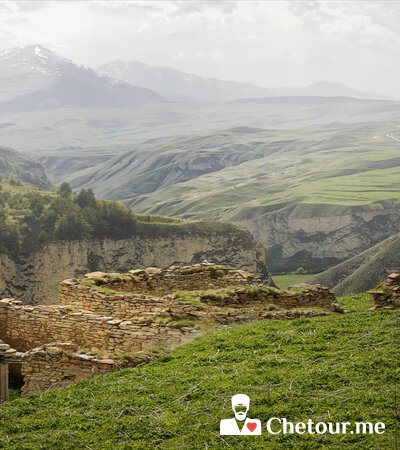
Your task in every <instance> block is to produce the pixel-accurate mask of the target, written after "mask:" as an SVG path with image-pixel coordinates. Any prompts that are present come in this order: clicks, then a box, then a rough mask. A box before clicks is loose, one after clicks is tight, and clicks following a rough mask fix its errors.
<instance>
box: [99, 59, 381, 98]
mask: <svg viewBox="0 0 400 450" xmlns="http://www.w3.org/2000/svg"><path fill="white" fill-rule="evenodd" d="M97 71H98V73H100V74H102V75H106V76H109V77H112V78H117V79H120V80H124V81H126V82H128V83H133V84H137V85H140V86H144V87H147V88H148V89H151V90H153V91H155V92H158V93H159V94H160V95H162V96H163V97H164V98H166V99H167V100H170V101H202V102H229V101H234V100H238V99H243V98H260V97H292V96H317V97H353V98H358V99H379V100H386V99H389V98H388V97H385V96H384V95H381V94H376V93H371V92H362V91H358V90H355V89H352V88H350V87H348V86H345V85H344V84H340V83H328V82H319V83H314V84H311V85H309V86H305V87H277V88H273V89H268V88H266V87H262V86H257V85H255V84H251V83H239V82H235V81H224V80H217V79H215V78H204V77H199V76H197V75H193V74H190V73H186V72H181V71H179V70H174V69H170V68H168V67H161V66H150V65H148V64H144V63H141V62H137V61H113V62H111V63H109V64H105V65H102V66H100V67H98V69H97Z"/></svg>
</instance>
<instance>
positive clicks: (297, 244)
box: [236, 208, 400, 272]
mask: <svg viewBox="0 0 400 450" xmlns="http://www.w3.org/2000/svg"><path fill="white" fill-rule="evenodd" d="M236 222H238V223H240V224H241V225H243V226H245V227H246V228H247V229H248V230H250V231H251V232H252V233H253V235H254V236H255V238H256V239H258V240H259V241H260V242H262V244H263V245H264V246H265V247H266V248H267V249H268V260H267V262H268V266H269V268H270V270H271V271H272V272H280V271H284V272H288V271H291V270H296V269H297V268H298V267H304V268H306V269H307V270H309V271H315V272H321V271H322V270H325V269H327V268H328V267H332V266H334V265H336V264H338V263H340V262H342V261H344V260H346V259H348V258H351V257H352V256H354V255H357V254H359V253H361V252H363V251H364V250H366V249H368V248H370V247H371V246H373V245H375V244H376V243H378V242H380V241H382V240H383V239H386V238H388V237H390V236H392V235H394V234H395V233H397V232H399V231H400V209H399V208H390V209H380V210H370V211H356V210H352V211H349V212H346V213H343V214H324V215H320V216H316V215H313V216H309V217H299V215H297V214H295V213H293V212H291V211H282V212H279V213H276V214H268V215H266V216H261V217H259V218H257V217H255V218H252V219H249V220H239V221H236Z"/></svg>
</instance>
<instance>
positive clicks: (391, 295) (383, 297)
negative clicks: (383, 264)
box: [370, 273, 400, 309]
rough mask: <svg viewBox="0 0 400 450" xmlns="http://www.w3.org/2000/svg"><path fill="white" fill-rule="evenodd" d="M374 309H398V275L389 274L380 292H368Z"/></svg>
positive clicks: (399, 287)
mask: <svg viewBox="0 0 400 450" xmlns="http://www.w3.org/2000/svg"><path fill="white" fill-rule="evenodd" d="M370 294H371V296H372V299H373V301H374V304H375V308H374V309H393V308H400V273H391V274H390V275H389V276H388V277H387V279H386V280H385V281H384V282H383V283H382V290H376V291H370Z"/></svg>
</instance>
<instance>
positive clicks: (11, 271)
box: [0, 229, 273, 304]
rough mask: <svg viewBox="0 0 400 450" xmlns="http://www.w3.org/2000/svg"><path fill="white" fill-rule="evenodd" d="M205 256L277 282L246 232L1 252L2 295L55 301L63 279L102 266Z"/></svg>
mask: <svg viewBox="0 0 400 450" xmlns="http://www.w3.org/2000/svg"><path fill="white" fill-rule="evenodd" d="M203 260H208V261H209V262H213V263H218V264H222V265H224V266H228V267H237V268H240V269H245V270H249V271H250V272H253V273H255V274H256V275H257V276H259V277H260V278H261V279H262V280H263V282H264V283H266V284H273V283H272V280H271V277H270V275H269V273H268V270H267V268H266V266H265V263H264V261H265V250H264V248H263V246H262V245H261V244H259V243H258V242H256V241H255V240H254V239H253V237H252V236H251V234H250V233H249V232H247V231H245V230H243V231H241V230H235V231H233V230H229V231H225V230H223V229H222V230H221V232H210V233H208V234H204V235H201V234H198V235H196V234H189V235H182V236H176V235H172V236H165V237H151V238H150V237H148V238H143V237H137V238H132V239H126V240H118V241H115V240H111V239H103V240H84V241H75V242H56V243H52V244H48V245H47V246H45V247H44V248H43V249H41V250H40V251H37V252H35V253H33V254H31V255H29V256H28V257H25V258H24V259H20V260H18V261H17V260H13V259H11V258H10V257H8V256H6V255H0V296H2V297H15V298H17V299H19V300H22V301H24V302H26V303H40V304H51V303H54V302H55V301H56V299H57V296H58V291H59V285H60V282H61V280H63V279H66V278H73V277H77V276H80V275H83V274H85V273H87V272H91V271H95V270H101V271H106V272H114V271H127V270H130V269H133V268H139V267H146V266H156V267H168V266H170V265H172V264H178V265H179V264H180V265H183V264H192V263H199V262H202V261H203Z"/></svg>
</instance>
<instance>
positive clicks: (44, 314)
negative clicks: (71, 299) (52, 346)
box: [0, 300, 197, 354]
mask: <svg viewBox="0 0 400 450" xmlns="http://www.w3.org/2000/svg"><path fill="white" fill-rule="evenodd" d="M0 310H2V311H3V312H2V315H3V317H4V316H5V317H6V326H5V327H3V331H2V335H1V336H0V338H1V339H3V340H4V341H5V342H7V343H8V344H10V345H11V346H13V347H14V348H16V349H17V350H20V351H27V350H30V349H32V348H34V347H37V346H40V345H43V344H46V343H49V342H54V341H65V342H68V341H70V342H73V343H75V344H77V345H78V346H79V347H81V348H85V349H92V351H103V352H108V353H109V354H121V353H129V352H138V351H141V350H147V349H156V348H158V349H161V350H169V349H171V348H173V347H175V346H176V345H179V344H181V343H184V342H187V341H188V340H190V339H192V335H193V334H196V333H197V331H196V329H195V328H194V327H190V326H183V327H181V326H179V324H178V325H177V326H175V325H173V324H169V323H166V324H164V323H158V322H157V321H154V322H151V320H150V319H149V318H148V317H147V318H141V319H140V320H139V319H134V318H132V319H131V320H121V319H120V320H118V319H114V318H113V317H112V316H108V317H106V316H98V315H95V314H92V313H86V312H80V311H78V312H74V311H68V310H67V309H66V308H59V307H58V306H35V307H33V306H26V305H22V304H20V302H15V301H13V300H1V301H0Z"/></svg>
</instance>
